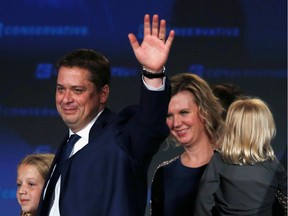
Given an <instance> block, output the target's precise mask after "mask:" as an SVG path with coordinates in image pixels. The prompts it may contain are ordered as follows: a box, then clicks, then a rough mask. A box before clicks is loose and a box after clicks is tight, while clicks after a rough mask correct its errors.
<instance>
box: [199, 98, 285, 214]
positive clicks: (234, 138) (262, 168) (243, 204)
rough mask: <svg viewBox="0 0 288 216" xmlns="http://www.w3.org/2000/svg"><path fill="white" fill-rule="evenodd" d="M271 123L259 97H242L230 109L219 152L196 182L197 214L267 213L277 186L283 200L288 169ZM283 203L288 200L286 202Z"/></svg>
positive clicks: (270, 210)
mask: <svg viewBox="0 0 288 216" xmlns="http://www.w3.org/2000/svg"><path fill="white" fill-rule="evenodd" d="M275 133H276V129H275V123H274V119H273V116H272V113H271V112H270V110H269V108H268V106H267V105H266V104H265V103H264V102H263V101H262V100H260V99H247V98H246V99H240V100H237V101H235V102H233V103H232V105H231V106H230V108H229V109H228V113H227V119H226V128H225V133H224V136H223V139H222V142H220V143H222V147H221V150H220V152H216V153H215V154H214V156H213V158H212V159H211V161H210V163H209V165H208V166H207V169H206V170H205V172H204V174H203V177H202V179H201V182H200V186H199V191H198V197H197V201H196V205H195V212H194V213H195V215H198V216H205V215H212V214H211V209H212V207H213V206H215V207H216V211H217V213H218V215H242V216H243V215H249V216H252V215H259V216H260V215H261V216H268V215H269V216H271V215H272V205H273V201H274V199H275V195H274V194H275V192H276V191H279V192H280V193H282V195H283V196H284V197H286V202H287V172H286V170H285V169H284V167H283V166H282V165H281V164H280V162H279V161H278V159H277V158H276V157H275V155H274V152H273V149H272V147H271V140H272V138H273V137H274V136H275ZM286 205H287V203H286Z"/></svg>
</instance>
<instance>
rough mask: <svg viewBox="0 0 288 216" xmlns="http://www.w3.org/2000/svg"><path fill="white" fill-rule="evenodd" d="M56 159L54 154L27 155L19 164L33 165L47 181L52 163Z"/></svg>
mask: <svg viewBox="0 0 288 216" xmlns="http://www.w3.org/2000/svg"><path fill="white" fill-rule="evenodd" d="M53 159H54V154H49V153H43V154H30V155H27V156H26V157H25V158H24V159H23V160H22V161H21V162H20V163H19V164H18V168H19V167H20V166H21V165H31V166H34V167H35V168H36V169H37V170H38V172H39V173H40V175H41V176H42V178H43V179H46V177H47V175H48V172H49V169H50V166H51V164H52V161H53Z"/></svg>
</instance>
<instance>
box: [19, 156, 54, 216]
mask: <svg viewBox="0 0 288 216" xmlns="http://www.w3.org/2000/svg"><path fill="white" fill-rule="evenodd" d="M53 159H54V154H49V153H47V154H31V155H28V156H26V157H25V158H24V159H23V160H22V161H21V162H20V163H19V164H18V168H17V192H16V197H17V200H18V203H19V205H20V206H21V214H20V215H21V216H35V215H36V211H37V208H38V204H39V200H40V196H41V193H42V189H43V186H44V183H45V180H46V177H47V175H48V172H49V168H50V166H51V164H52V161H53Z"/></svg>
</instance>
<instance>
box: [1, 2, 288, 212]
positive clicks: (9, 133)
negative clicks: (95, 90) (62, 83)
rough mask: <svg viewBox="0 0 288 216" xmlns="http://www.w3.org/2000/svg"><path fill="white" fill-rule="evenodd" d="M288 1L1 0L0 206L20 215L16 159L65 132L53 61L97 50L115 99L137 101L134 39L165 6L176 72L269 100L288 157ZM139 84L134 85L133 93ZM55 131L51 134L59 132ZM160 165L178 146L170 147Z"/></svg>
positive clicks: (171, 70)
mask: <svg viewBox="0 0 288 216" xmlns="http://www.w3.org/2000/svg"><path fill="white" fill-rule="evenodd" d="M286 4H287V1H285V0H276V1H269V0H254V1H245V0H233V1H231V0H220V1H213V0H201V1H200V0H197V1H196V0H177V1H175V0H158V1H155V0H146V1H135V0H133V1H132V0H124V1H117V0H93V1H92V0H61V1H60V0H13V1H4V0H0V5H1V7H0V51H1V52H0V70H1V79H0V92H1V94H0V172H1V174H0V212H1V215H6V216H15V215H18V214H19V211H20V208H19V205H18V203H17V200H16V198H15V194H16V167H17V163H18V162H19V161H20V160H21V159H22V158H23V157H24V156H25V155H26V154H29V153H32V152H55V150H56V148H57V146H58V144H59V143H60V141H61V140H62V138H63V134H64V133H65V131H66V127H65V125H64V124H63V123H62V121H61V120H60V118H59V116H58V114H57V112H56V110H55V105H54V90H55V77H56V71H55V69H54V63H55V61H56V60H57V59H58V58H59V57H61V56H62V55H63V54H65V53H66V52H68V51H71V50H73V49H76V48H84V47H86V48H93V49H96V50H99V51H100V52H102V53H103V54H105V55H106V56H107V57H108V59H110V61H111V65H112V75H113V80H112V85H111V96H110V99H109V106H110V107H111V108H112V109H114V110H115V111H117V110H120V109H122V108H123V107H124V106H125V105H126V104H131V103H137V102H138V96H139V95H138V91H137V90H138V82H139V76H138V73H139V71H138V69H139V65H138V63H137V61H136V59H135V57H134V54H133V52H132V49H131V47H130V44H129V41H128V37H127V35H128V33H130V32H133V33H135V34H136V35H137V37H138V38H139V39H140V40H141V38H142V36H143V34H142V23H143V16H144V14H145V13H149V14H151V15H153V14H154V13H157V14H159V15H160V18H165V19H166V20H167V23H168V25H169V28H173V29H174V30H175V32H176V38H175V41H174V44H173V47H172V50H171V55H170V57H169V60H168V61H169V62H168V64H167V65H166V68H167V73H168V76H172V75H174V74H176V73H179V72H192V73H197V74H198V75H200V76H202V77H203V78H204V79H206V80H207V81H208V82H209V83H211V84H216V83H233V84H235V85H238V86H239V87H240V88H241V89H242V90H243V92H244V93H245V94H247V95H252V96H257V97H260V98H262V99H263V100H265V101H266V102H267V103H268V104H269V105H270V108H271V110H272V111H273V113H274V117H275V120H276V125H277V137H276V139H275V140H274V142H273V146H274V149H275V152H276V154H277V156H278V157H279V158H280V159H281V160H282V161H283V164H284V165H286V157H287V152H286V149H287V147H286V146H287V5H286ZM131 89H133V90H132V91H131ZM51 134H52V135H51ZM165 147H166V144H165V143H164V144H163V146H162V147H161V149H160V150H159V152H158V154H157V155H156V156H155V157H154V160H153V161H152V164H151V169H150V171H149V182H148V183H149V184H150V182H151V178H152V176H153V173H154V170H155V167H156V166H157V165H158V164H159V163H161V162H162V161H163V160H165V159H169V158H171V157H173V155H175V154H178V153H179V151H181V150H179V149H175V148H169V149H168V150H165V149H166V148H165Z"/></svg>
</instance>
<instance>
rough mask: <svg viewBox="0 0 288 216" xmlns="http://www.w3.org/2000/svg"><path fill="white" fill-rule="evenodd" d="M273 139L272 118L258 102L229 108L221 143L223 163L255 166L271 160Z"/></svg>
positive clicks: (241, 101)
mask: <svg viewBox="0 0 288 216" xmlns="http://www.w3.org/2000/svg"><path fill="white" fill-rule="evenodd" d="M275 135H276V127H275V122H274V118H273V115H272V113H271V111H270V110H269V108H268V105H267V104H266V103H265V102H264V101H262V100H260V99H258V98H244V99H239V100H237V101H235V102H233V103H232V104H231V106H230V107H229V109H228V113H227V118H226V122H225V129H224V136H223V138H222V142H220V143H221V145H222V146H221V152H222V157H223V160H224V161H226V162H228V163H232V164H254V163H257V162H263V161H265V160H268V159H272V160H273V159H274V157H275V156H274V151H273V148H272V146H271V140H272V139H273V138H274V136H275Z"/></svg>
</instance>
